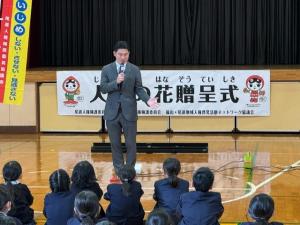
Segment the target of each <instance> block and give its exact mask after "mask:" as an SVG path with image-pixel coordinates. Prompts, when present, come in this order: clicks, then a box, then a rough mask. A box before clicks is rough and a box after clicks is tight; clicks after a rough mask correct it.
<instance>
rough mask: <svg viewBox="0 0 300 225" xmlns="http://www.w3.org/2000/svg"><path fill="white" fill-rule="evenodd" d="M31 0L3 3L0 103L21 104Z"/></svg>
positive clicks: (4, 0)
mask: <svg viewBox="0 0 300 225" xmlns="http://www.w3.org/2000/svg"><path fill="white" fill-rule="evenodd" d="M31 1H32V0H3V1H2V15H1V18H2V20H1V30H0V103H4V104H15V105H20V104H22V102H23V93H24V86H25V75H26V67H27V53H28V40H29V29H30V15H31V4H32V2H31Z"/></svg>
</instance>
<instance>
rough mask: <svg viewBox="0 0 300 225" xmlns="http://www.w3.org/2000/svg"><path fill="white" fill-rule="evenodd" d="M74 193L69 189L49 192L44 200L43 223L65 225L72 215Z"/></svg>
mask: <svg viewBox="0 0 300 225" xmlns="http://www.w3.org/2000/svg"><path fill="white" fill-rule="evenodd" d="M74 199H75V195H74V193H72V192H71V191H67V192H58V193H49V194H47V195H46V196H45V200H44V211H43V212H44V215H45V217H46V218H47V221H46V223H45V225H66V223H67V221H68V219H70V218H71V217H72V216H73V212H74Z"/></svg>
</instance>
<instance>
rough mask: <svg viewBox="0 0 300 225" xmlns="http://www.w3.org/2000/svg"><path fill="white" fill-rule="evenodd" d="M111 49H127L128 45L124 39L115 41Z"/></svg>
mask: <svg viewBox="0 0 300 225" xmlns="http://www.w3.org/2000/svg"><path fill="white" fill-rule="evenodd" d="M113 49H114V52H117V51H118V50H119V49H127V50H128V51H129V45H128V43H127V42H126V41H117V42H116V43H115V45H114V48H113Z"/></svg>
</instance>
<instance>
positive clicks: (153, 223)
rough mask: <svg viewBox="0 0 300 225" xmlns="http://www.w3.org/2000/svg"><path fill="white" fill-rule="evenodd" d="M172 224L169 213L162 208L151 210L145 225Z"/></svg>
mask: <svg viewBox="0 0 300 225" xmlns="http://www.w3.org/2000/svg"><path fill="white" fill-rule="evenodd" d="M171 224H173V222H172V219H171V218H170V216H169V214H168V213H166V212H165V211H164V210H162V209H156V210H154V211H152V212H151V213H150V214H149V216H148V218H147V221H146V225H171Z"/></svg>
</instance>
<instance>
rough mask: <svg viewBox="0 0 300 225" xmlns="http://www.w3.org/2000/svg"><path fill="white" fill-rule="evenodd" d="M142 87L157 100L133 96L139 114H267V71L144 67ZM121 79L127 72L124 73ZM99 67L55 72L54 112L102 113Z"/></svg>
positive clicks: (268, 77) (103, 104) (268, 108)
mask: <svg viewBox="0 0 300 225" xmlns="http://www.w3.org/2000/svg"><path fill="white" fill-rule="evenodd" d="M141 74H142V80H143V87H144V89H145V91H146V92H147V93H148V94H149V95H150V96H151V97H155V96H156V97H157V98H158V102H159V104H160V106H159V108H157V109H150V108H149V107H147V105H146V104H145V103H144V102H142V101H141V100H139V99H138V97H137V104H138V114H139V115H141V116H269V115H270V71H269V70H143V71H141ZM125 79H126V75H125ZM100 80H101V71H58V72H57V103H58V114H59V115H80V116H82V115H86V116H99V115H103V113H104V107H105V102H106V97H107V95H106V94H102V93H101V92H100Z"/></svg>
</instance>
